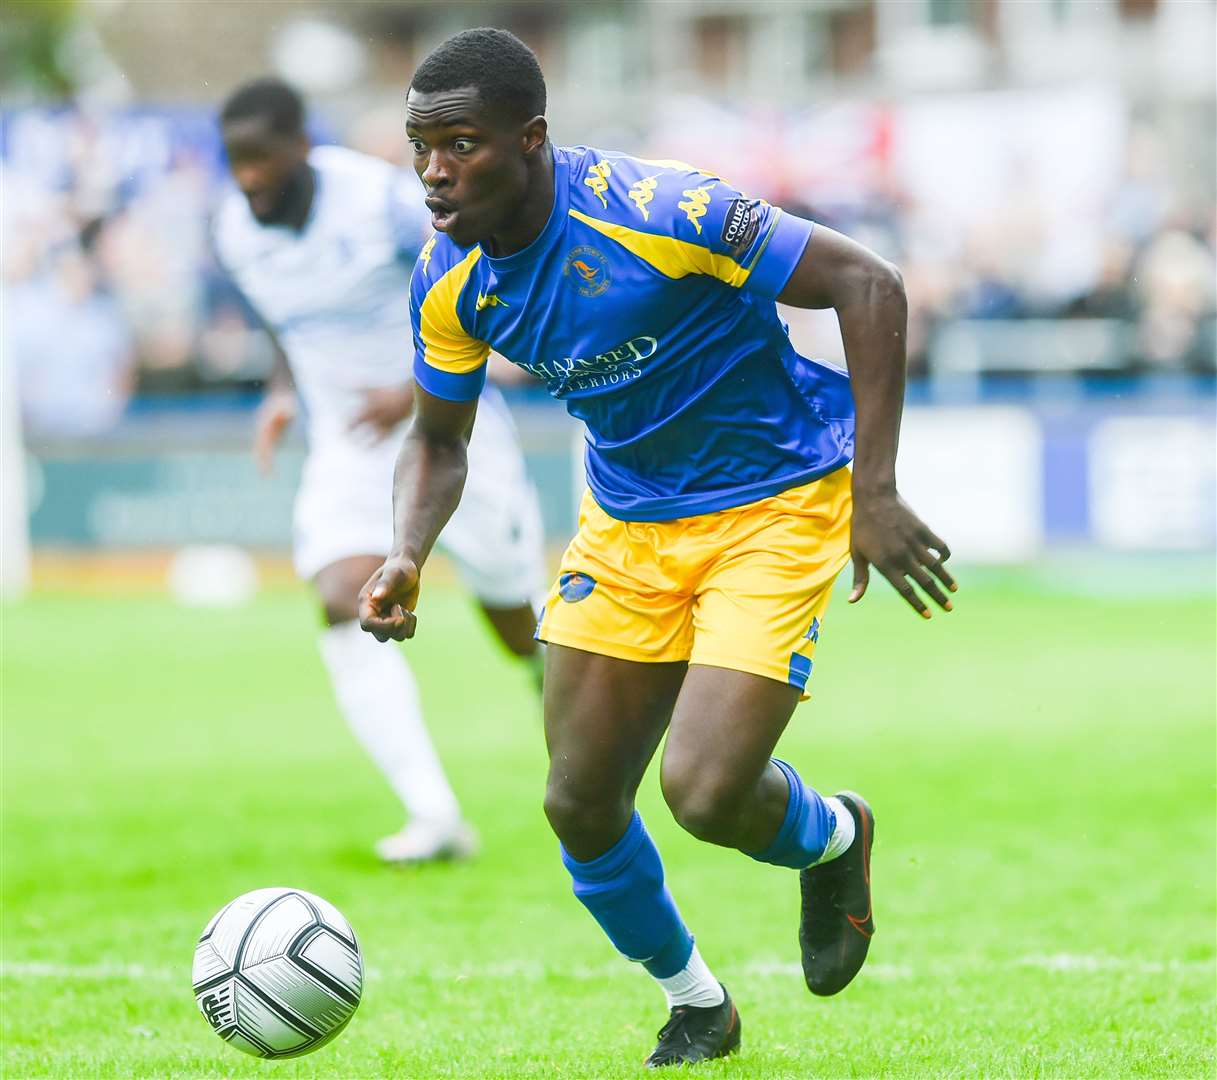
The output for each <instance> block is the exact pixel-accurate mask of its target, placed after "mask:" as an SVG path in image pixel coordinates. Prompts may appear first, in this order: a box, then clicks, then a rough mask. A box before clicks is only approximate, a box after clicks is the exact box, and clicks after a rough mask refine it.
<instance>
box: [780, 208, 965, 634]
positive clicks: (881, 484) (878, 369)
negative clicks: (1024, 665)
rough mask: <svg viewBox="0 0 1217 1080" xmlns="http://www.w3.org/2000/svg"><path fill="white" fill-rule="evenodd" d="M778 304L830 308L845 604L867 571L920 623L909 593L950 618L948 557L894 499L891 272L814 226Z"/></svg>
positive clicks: (894, 283)
mask: <svg viewBox="0 0 1217 1080" xmlns="http://www.w3.org/2000/svg"><path fill="white" fill-rule="evenodd" d="M778 299H779V300H780V301H781V302H782V303H784V304H789V305H791V306H792V307H799V308H833V309H834V310H835V311H836V313H837V319H838V320H839V322H840V324H841V337H842V339H843V340H844V343H845V357H846V362H847V364H848V366H849V374H850V383H851V385H852V387H853V394H854V407H855V411H856V414H857V429H856V438H855V442H856V446H855V456H854V471H853V495H854V513H853V524H852V534H851V548H852V554H853V563H854V585H853V589H852V591H851V592H850V594H849V601H850V603H851V604H852V603H855V602H857V601H858V600H861V599H862V596H863V594H864V593H865V592H866V586H867V583H868V580H869V577H870V567H871V566H874V568H875V569H876V570H878V571H879V573H881V574H882V575H883V576H884V577H885V578H887V580H888V581H889V582H891V584H892V586H893V587H894V588H895V589H896V591H897V592H898V593H900V595H901V596H903V597H904V598H905V600H907V601H908V602H909V604H910V605H911V606H912V607H913V608H914V609H915V610H916V611H918V612H919V613H920V614H921V616H922V617H923V618H926V619H928V618H929V617H930V609H929V607H928V606H927V605H926V603H925V600H924V599H922V597H921V595H920V594H919V593H918V592H917V588H915V587H914V585H916V586H917V587H919V588H920V589H921V590H922V592H924V593H925V594H926V595H927V596H929V597H930V599H932V600H933V601H934V602H935V603H936V604H937V605H938V606H939V607H941V608H943V609H944V610H946V611H950V610H951V601H950V599H949V598H948V597H947V595H946V593H944V592H943V588H944V587H945V588H946V589H947V590H948V591H950V592H954V591H955V589H956V584H955V580H954V579H953V578H952V577H951V575H950V573H949V572H948V571H947V569H946V567H945V566H944V565H943V563H945V562H946V560H947V559H948V558H950V555H951V552H950V549H949V548H948V547H947V545H946V543H945V542H944V541H943V540H942V539H940V538H939V537H938V536H937V535H936V534H935V533H934V532H933V531H932V530H931V529H930V528H929V526H927V525H926V524H925V522H923V521H922V520H921V519H920V518H919V517H918V516H917V515H916V514H914V513H913V511H912V510H911V509H910V508H909V507H908V505H907V504H906V503H905V502H904V500H903V499H901V498H900V495H899V493H898V492H897V491H896V448H897V444H898V442H899V437H900V415H901V412H902V411H903V408H904V376H905V345H906V338H907V330H908V302H907V300H906V298H905V293H904V282H903V281H902V280H901V277H900V273H899V271H898V270H897V269H896V268H895V267H894V266H892V265H891V264H890V263H888V262H886V261H885V260H884V259H881V258H880V257H879V256H878V255H876V254H875V253H874V252H873V251H870V250H868V249H867V248H865V247H863V246H862V245H861V244H858V243H856V242H855V241H853V240H850V239H849V238H848V237H846V236H842V235H841V234H840V233H838V232H834V231H833V230H832V229H829V228H825V227H824V226H823V225H817V226H816V227H815V229H814V230H813V231H812V234H811V238H810V239H809V240H808V241H807V246H806V247H805V248H804V249H803V254H802V256H801V257H800V259H799V261H798V263H797V264H796V265H795V269H794V272H793V273H792V274H791V275H790V278H789V280H788V281H787V282H786V285H785V287H784V288H783V289H782V291H781V293H780V294H779V295H778ZM935 578H937V581H935ZM939 582H941V587H940V585H939Z"/></svg>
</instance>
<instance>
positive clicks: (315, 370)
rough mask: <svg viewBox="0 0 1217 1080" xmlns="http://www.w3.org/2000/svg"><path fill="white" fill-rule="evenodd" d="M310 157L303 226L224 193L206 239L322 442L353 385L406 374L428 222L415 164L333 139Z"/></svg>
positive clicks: (346, 412)
mask: <svg viewBox="0 0 1217 1080" xmlns="http://www.w3.org/2000/svg"><path fill="white" fill-rule="evenodd" d="M308 162H309V165H310V166H311V167H312V169H313V172H314V174H315V176H316V191H315V193H314V195H313V205H312V207H311V208H310V210H309V216H308V219H307V221H306V222H305V224H304V227H303V228H301V229H299V230H296V229H293V228H291V227H290V226H288V225H263V224H261V223H259V222H258V220H257V218H255V217H254V216H253V214H252V212H251V211H250V209H249V204H248V203H247V202H246V201H245V198H244V196H243V195H242V194H241V193H240V192H239V191H236V190H233V191H231V192H229V193H228V195H227V196H226V197H225V198H224V200H223V201H222V202H221V204H220V206H219V208H218V210H217V212H216V215H215V219H214V224H213V242H214V245H215V251H216V256H217V258H218V259H219V261H220V263H221V265H222V266H223V268H224V269H225V270H226V271H227V272H228V273H229V274H231V275H232V277H233V279H234V280H235V281H236V284H237V286H238V287H239V288H240V289H241V291H242V292H243V293H244V294H245V296H246V298H247V299H248V300H249V302H250V304H252V305H253V307H254V309H255V310H256V311H257V313H258V315H259V316H260V317H261V318H262V320H263V321H264V322H265V323H266V325H267V326H268V327H269V328H270V329H271V330H272V331H273V332H274V334H275V336H276V337H277V338H278V339H279V343H280V345H282V347H283V350H284V352H285V353H286V354H287V359H288V364H289V366H290V367H291V371H292V377H293V378H294V379H295V382H296V387H297V389H298V390H299V392H300V396H301V397H302V398H303V400H304V403H305V405H306V407H307V409H308V413H309V434H310V437H311V439H312V440H313V441H319V440H324V439H326V438H327V437H330V436H333V435H338V434H340V433H341V432H345V430H346V427H347V424H348V423H349V422H350V420H351V419H352V418H353V417H354V416H355V415H356V413H357V412H358V411H359V409H360V407H361V406H362V404H363V395H362V393H361V391H363V390H368V389H372V388H373V387H380V386H400V385H403V384H405V383H407V382H409V381H410V378H411V360H412V357H413V353H414V349H413V342H412V338H411V332H410V272H411V270H412V268H413V265H414V259H415V257H416V256H417V254H418V251H419V249H420V248H421V247H422V245H423V243H424V241H425V240H426V238H427V237H428V236H429V235H430V232H431V227H430V214H429V213H428V211H427V209H426V207H425V206H424V205H423V192H422V186H421V185H420V183H419V182H418V179H417V177H415V176H414V175H413V173H407V172H403V171H401V170H400V169H396V168H394V167H393V166H392V165H390V164H389V163H388V162H385V161H382V160H380V159H379V158H373V157H369V156H367V155H366V154H360V153H356V152H355V151H354V150H347V149H345V148H343V147H340V146H318V147H314V148H313V149H312V150H311V151H310V152H309V157H308Z"/></svg>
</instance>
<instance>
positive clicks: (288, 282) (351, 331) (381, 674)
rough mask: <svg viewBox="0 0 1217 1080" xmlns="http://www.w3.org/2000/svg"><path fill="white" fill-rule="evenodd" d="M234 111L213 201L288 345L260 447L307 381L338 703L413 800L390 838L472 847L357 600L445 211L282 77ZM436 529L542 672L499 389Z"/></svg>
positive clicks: (413, 697)
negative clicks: (417, 285)
mask: <svg viewBox="0 0 1217 1080" xmlns="http://www.w3.org/2000/svg"><path fill="white" fill-rule="evenodd" d="M220 124H221V130H222V135H223V139H224V145H225V148H226V150H227V153H228V161H229V167H230V169H231V171H232V175H233V179H234V180H235V181H236V185H237V188H238V189H239V190H237V191H232V192H230V193H229V194H228V195H227V196H226V197H225V198H224V200H223V201H222V203H221V204H220V206H219V207H218V209H217V211H216V214H215V217H214V220H213V225H212V240H213V245H214V249H215V253H216V257H217V259H218V261H219V262H220V264H221V266H222V267H223V268H224V270H225V271H227V273H228V274H230V275H231V277H232V278H233V280H234V281H235V282H236V284H237V286H238V287H239V288H240V290H241V291H242V293H243V294H244V295H245V297H246V298H247V300H248V301H249V303H250V305H251V306H252V307H253V309H254V310H255V311H256V312H257V314H258V316H259V318H260V319H261V320H262V322H263V324H264V326H265V328H266V330H267V332H268V333H269V334H270V335H271V338H272V340H273V341H274V344H275V349H276V353H277V354H278V356H277V361H276V368H275V373H274V375H273V376H272V377H271V380H270V385H269V386H268V390H267V395H266V398H265V400H264V401H263V403H262V405H261V407H260V409H259V411H258V416H257V424H256V435H255V453H256V454H257V457H258V460H259V463H260V464H261V465H262V467H263V468H264V469H269V467H270V464H271V460H272V458H273V455H274V449H275V446H276V445H277V443H278V442H279V439H280V438H281V436H282V435H283V433H284V431H285V430H286V429H287V427H288V426H289V425H290V424H291V422H292V421H293V420H294V418H295V416H296V409H297V400H298V399H299V402H300V403H301V404H302V405H303V411H304V415H305V419H306V423H307V435H308V446H309V449H308V457H307V459H306V461H305V465H304V473H303V477H302V479H301V483H300V489H299V491H298V493H297V496H296V506H295V520H294V526H293V533H294V539H293V560H294V563H295V567H296V572H297V573H298V574H299V575H300V577H302V578H306V579H309V580H310V581H311V582H312V583H313V586H314V588H315V589H316V592H317V595H318V598H319V599H320V601H321V605H322V608H323V611H324V617H325V623H326V629H325V630H324V631H323V633H322V635H321V641H320V648H321V657H322V660H323V661H324V663H325V667H326V670H327V671H328V672H329V676H330V681H331V683H332V684H333V687H334V692H335V695H336V697H337V699H338V704H339V707H340V709H341V710H342V713H343V715H344V716H345V717H346V720H347V722H348V723H349V725H350V727H351V730H352V731H353V732H354V733H355V735H356V736H357V737H358V739H359V740H360V741H361V742H362V743H363V745H364V747H365V748H366V750H367V751H368V753H369V754H370V755H371V757H372V759H373V761H375V763H376V765H377V766H378V767H379V768H380V770H381V772H382V773H383V774H384V775H385V778H386V779H387V780H388V782H389V784H390V785H391V786H392V788H393V790H394V792H396V794H397V796H398V797H399V798H400V799H401V801H402V803H403V805H404V806H405V809H406V813H407V823H406V826H405V827H404V828H403V829H402V830H401V831H400V832H397V833H395V834H393V835H391V836H387V837H385V838H384V839H382V840H380V841H379V842H378V843H377V845H376V850H377V853H378V854H379V856H380V857H381V858H382V859H384V860H385V861H386V862H421V861H426V860H430V859H442V858H460V857H463V856H467V855H469V854H472V853H473V851H474V850H475V847H476V837H475V835H474V833H473V831H472V830H471V829H470V827H469V826H468V825H467V824H466V823H465V821H464V819H463V817H462V815H461V812H460V808H459V806H458V804H457V800H456V796H455V795H454V794H453V791H452V788H451V786H450V785H449V783H448V780H447V777H446V776H445V774H444V770H443V767H442V765H441V764H440V761H439V757H438V756H437V754H436V752H435V748H434V746H433V745H432V743H431V739H430V736H429V735H428V733H427V729H426V727H425V726H424V723H423V718H422V711H421V706H420V703H419V695H418V689H417V687H416V685H415V681H414V676H413V674H412V673H411V671H410V668H409V667H408V666H407V664H406V661H405V658H404V657H403V656H402V654H401V652H400V651H399V650H398V649H396V648H393V647H386V646H385V645H382V644H380V643H379V642H377V641H376V640H375V639H374V638H372V637H371V636H370V635H369V634H365V633H364V632H363V631H362V630H360V628H359V622H358V610H357V597H358V593H359V589H360V587H361V586H362V585H363V584H364V582H365V581H367V579H368V578H369V577H370V576H371V575H372V573H373V572H374V571H375V570H377V569H378V568H379V566H380V565H381V563H382V562H383V560H384V557H385V555H386V554H387V553H388V551H389V547H390V545H391V543H392V539H393V519H392V509H391V497H392V479H393V467H394V464H395V461H396V457H397V452H398V449H399V448H400V446H401V427H402V424H403V422H404V421H405V419H406V418H407V417H408V416H409V414H410V412H411V408H412V405H413V381H412V376H411V367H412V343H411V330H410V311H409V303H410V273H411V270H412V268H413V265H414V262H415V261H416V260H422V261H423V262H424V263H425V262H426V261H427V260H428V259H429V258H430V248H431V245H432V241H429V240H428V237H429V235H430V233H431V228H430V216H429V214H428V212H427V210H426V207H425V206H424V205H423V202H422V197H421V193H420V191H419V186H418V181H417V179H416V178H415V177H414V175H413V174H412V173H408V172H402V171H399V170H398V169H395V168H394V167H393V166H392V165H390V164H389V163H388V162H385V161H382V160H380V159H379V158H373V157H368V156H365V155H363V154H359V153H356V152H354V151H352V150H347V149H343V148H341V147H337V146H318V147H312V146H310V144H309V141H308V138H307V135H306V134H305V117H304V105H303V102H302V101H301V98H300V96H299V95H298V94H297V93H296V91H295V90H293V89H292V88H291V87H290V86H288V85H287V84H285V83H283V82H280V81H278V80H275V79H260V80H257V81H255V82H251V83H248V84H246V85H244V86H242V87H240V88H239V89H237V90H236V91H235V92H234V93H233V94H232V95H231V96H230V97H229V99H228V100H227V102H226V103H225V104H224V106H223V108H222V110H221V112H220ZM439 542H440V545H441V547H443V548H444V549H445V550H446V551H447V553H448V554H449V556H451V558H452V559H453V560H454V562H455V563H456V566H457V568H458V571H459V573H460V576H461V578H462V580H463V581H464V582H465V584H466V585H467V586H468V587H469V589H470V590H471V591H472V592H473V593H474V595H475V596H476V597H477V599H478V601H479V603H480V605H481V607H482V610H483V611H484V612H485V614H486V616H487V617H488V619H489V621H490V623H491V625H492V626H493V627H494V629H495V631H496V632H497V633H498V636H499V637H500V638H501V639H502V641H503V642H504V644H505V645H506V646H507V647H508V649H510V650H511V652H512V653H514V654H515V655H516V656H519V657H521V658H522V659H524V660H525V661H526V662H528V663H533V664H536V665H537V667H536V670H537V671H538V672H539V670H540V668H539V660H540V657H539V654H538V653H537V650H538V649H539V648H540V646H538V645H537V643H536V641H535V640H534V639H533V630H534V627H535V625H536V612H535V610H534V607H533V599H534V597H537V596H539V595H540V592H541V590H542V589H543V586H544V563H543V556H542V531H541V522H540V514H539V510H538V506H537V499H536V493H535V491H534V490H533V487H532V485H531V483H530V481H529V479H528V476H527V474H526V472H525V468H524V459H523V454H522V452H521V450H520V446H519V441H518V438H517V435H516V431H515V427H514V425H513V424H512V420H511V416H510V413H509V412H508V410H507V406H506V404H505V403H504V401H503V399H502V396H501V395H500V394H499V392H498V391H497V390H496V389H494V388H488V389H487V391H486V393H485V394H484V395H483V398H482V401H481V407H480V409H479V412H478V419H477V425H476V428H475V430H474V433H473V436H472V441H471V442H470V446H469V475H468V481H467V484H466V487H465V494H464V498H463V500H462V502H461V506H460V509H459V510H458V511H457V512H456V513H455V514H454V515H453V517H452V519H451V521H450V522H449V524H448V527H447V528H446V529H445V530H444V533H443V536H442V537H441V538H440V541H439ZM386 702H389V703H392V707H391V708H388V709H386V707H385V706H386Z"/></svg>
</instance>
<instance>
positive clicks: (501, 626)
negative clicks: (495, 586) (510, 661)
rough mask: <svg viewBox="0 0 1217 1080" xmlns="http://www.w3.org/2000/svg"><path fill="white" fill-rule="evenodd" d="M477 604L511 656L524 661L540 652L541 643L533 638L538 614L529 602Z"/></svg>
mask: <svg viewBox="0 0 1217 1080" xmlns="http://www.w3.org/2000/svg"><path fill="white" fill-rule="evenodd" d="M478 604H479V606H480V607H481V609H482V614H483V615H485V616H486V621H487V622H489V623H490V625H491V627H493V629H494V632H495V634H496V635H497V636H498V639H499V640H500V641H501V642H502V643H503V644H504V645H506V646H507V648H508V650H509V651H510V652H511V654H512V655H513V656H518V657H519V658H520V659H521V660H526V659H528V658H529V657H531V656H534V655H535V654H536V653H538V652H540V651H541V643H540V642H539V641H537V639H536V638H535V637H534V636H533V634H534V632H535V631H536V629H537V614H538V612H537V609H536V607H535V606H534V605H533V604H532V603H531V602H528V603H521V604H513V605H503V604H491V603H489V602H488V601H486V600H482V599H479V601H478Z"/></svg>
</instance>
